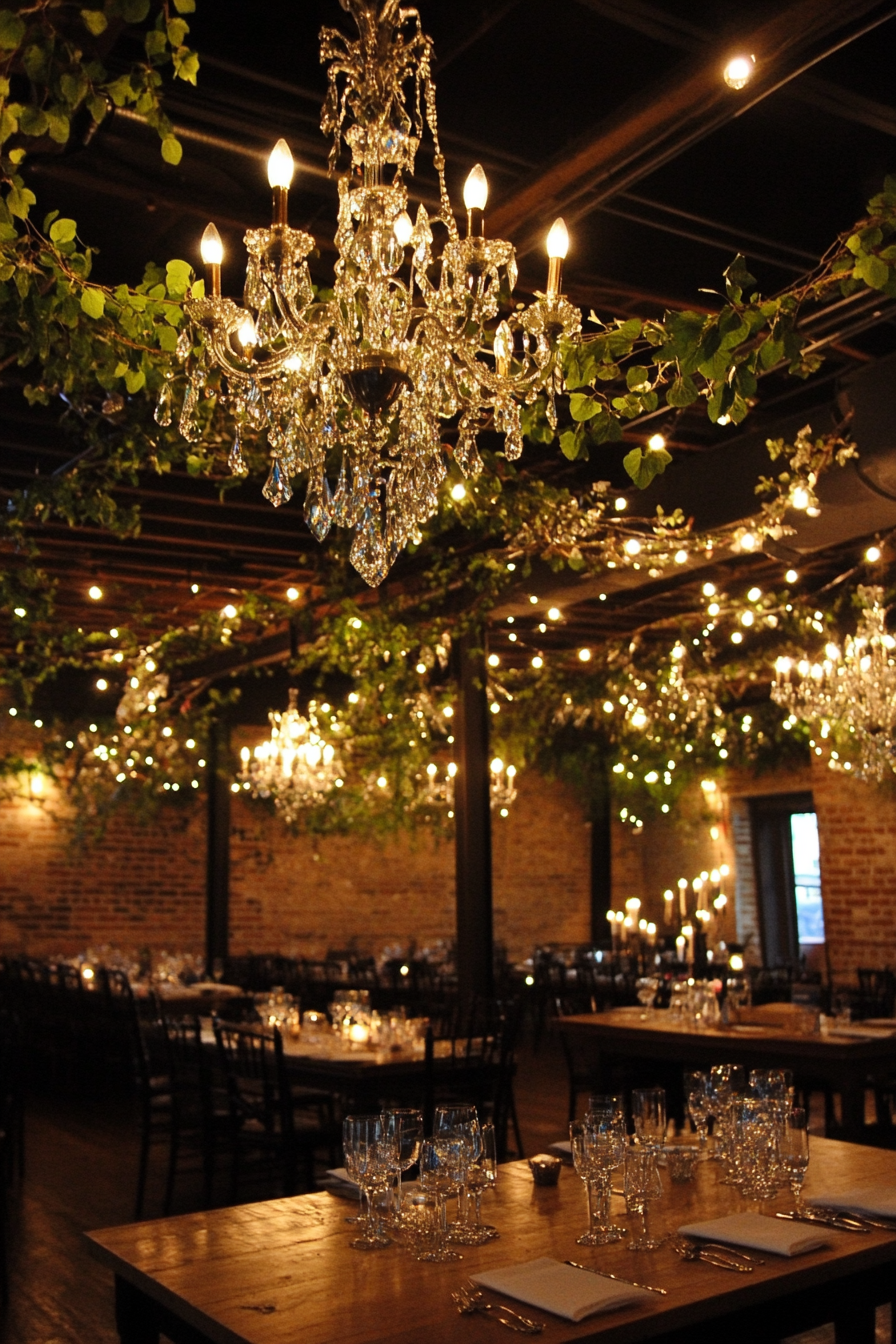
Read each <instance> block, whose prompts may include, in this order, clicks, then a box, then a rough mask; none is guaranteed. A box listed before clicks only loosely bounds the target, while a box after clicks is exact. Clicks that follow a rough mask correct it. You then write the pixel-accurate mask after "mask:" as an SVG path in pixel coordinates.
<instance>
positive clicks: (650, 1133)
mask: <svg viewBox="0 0 896 1344" xmlns="http://www.w3.org/2000/svg"><path fill="white" fill-rule="evenodd" d="M632 1119H633V1121H634V1124H635V1141H636V1143H638V1144H640V1145H642V1146H643V1147H647V1148H650V1149H651V1150H652V1151H655V1150H656V1149H657V1148H658V1147H659V1146H660V1145H661V1144H662V1143H663V1141H664V1140H665V1137H666V1089H665V1088H663V1087H639V1088H635V1090H634V1091H633V1092H632Z"/></svg>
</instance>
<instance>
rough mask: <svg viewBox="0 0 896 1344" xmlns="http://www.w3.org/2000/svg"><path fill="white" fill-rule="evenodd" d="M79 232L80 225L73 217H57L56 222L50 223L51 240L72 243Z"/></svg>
mask: <svg viewBox="0 0 896 1344" xmlns="http://www.w3.org/2000/svg"><path fill="white" fill-rule="evenodd" d="M44 227H46V221H44ZM77 232H78V226H77V224H76V223H75V221H74V220H73V219H57V220H56V222H55V223H54V224H51V225H50V242H51V243H70V242H72V241H73V240H74V237H75V234H76V233H77Z"/></svg>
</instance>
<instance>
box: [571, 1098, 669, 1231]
mask: <svg viewBox="0 0 896 1344" xmlns="http://www.w3.org/2000/svg"><path fill="white" fill-rule="evenodd" d="M632 1120H633V1124H634V1135H633V1136H632V1139H631V1141H629V1137H628V1132H627V1127H626V1119H625V1110H624V1108H623V1105H622V1102H621V1100H620V1098H619V1097H615V1096H592V1097H590V1098H589V1101H588V1110H587V1112H586V1114H585V1118H584V1120H581V1121H574V1122H573V1123H572V1124H571V1125H570V1127H569V1138H570V1146H571V1148H572V1159H573V1165H574V1167H575V1170H576V1173H577V1174H578V1175H579V1176H580V1177H581V1179H582V1181H583V1182H584V1185H585V1192H586V1195H587V1198H588V1231H587V1232H584V1233H583V1234H582V1236H580V1237H579V1238H578V1243H579V1245H580V1246H606V1245H608V1244H609V1243H610V1242H613V1241H621V1240H622V1238H623V1237H624V1236H625V1235H626V1230H625V1228H624V1227H620V1226H618V1225H617V1224H615V1223H613V1222H612V1220H611V1217H610V1194H611V1185H612V1178H613V1172H614V1171H616V1170H619V1169H622V1172H623V1189H624V1193H625V1206H626V1212H627V1213H629V1214H631V1215H633V1216H634V1217H635V1218H636V1219H637V1220H638V1221H637V1226H636V1228H635V1230H634V1231H633V1232H632V1234H631V1238H630V1240H629V1242H628V1248H629V1250H631V1251H647V1250H653V1249H654V1248H655V1247H657V1246H658V1245H659V1244H660V1243H659V1242H658V1241H657V1240H656V1239H655V1238H654V1237H652V1236H651V1234H650V1229H649V1225H648V1216H649V1209H650V1203H651V1202H652V1201H653V1200H656V1199H660V1198H661V1197H662V1194H663V1183H662V1179H661V1177H660V1173H659V1168H658V1158H659V1155H660V1153H661V1152H662V1150H663V1144H664V1142H665V1137H666V1093H665V1090H664V1089H663V1088H661V1087H648V1088H639V1089H635V1091H633V1092H632Z"/></svg>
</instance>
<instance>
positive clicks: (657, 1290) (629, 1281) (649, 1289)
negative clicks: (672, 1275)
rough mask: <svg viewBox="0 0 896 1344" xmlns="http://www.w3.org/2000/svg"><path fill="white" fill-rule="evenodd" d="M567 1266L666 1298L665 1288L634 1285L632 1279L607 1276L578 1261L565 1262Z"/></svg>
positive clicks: (603, 1272) (645, 1284)
mask: <svg viewBox="0 0 896 1344" xmlns="http://www.w3.org/2000/svg"><path fill="white" fill-rule="evenodd" d="M566 1263H567V1264H568V1265H572V1267H573V1269H584V1270H585V1271H586V1272H587V1273H588V1274H596V1275H597V1276H598V1278H601V1279H613V1280H615V1282H616V1283H627V1284H628V1285H629V1286H630V1287H631V1288H643V1289H645V1291H646V1292H648V1293H659V1294H660V1296H661V1297H668V1296H669V1291H668V1289H667V1288H653V1287H651V1285H650V1284H649V1283H635V1280H634V1279H623V1278H622V1277H621V1276H620V1275H619V1274H608V1273H607V1271H606V1270H605V1269H592V1268H591V1266H590V1265H580V1264H579V1262H578V1260H567V1262H566Z"/></svg>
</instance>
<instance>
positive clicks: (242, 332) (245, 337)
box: [237, 313, 258, 349]
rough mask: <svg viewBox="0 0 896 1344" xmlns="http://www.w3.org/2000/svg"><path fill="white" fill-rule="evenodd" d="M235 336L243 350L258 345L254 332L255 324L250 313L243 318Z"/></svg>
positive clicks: (256, 335)
mask: <svg viewBox="0 0 896 1344" xmlns="http://www.w3.org/2000/svg"><path fill="white" fill-rule="evenodd" d="M237 336H238V337H239V340H240V344H241V345H242V346H243V348H244V349H248V348H249V347H250V346H253V345H257V344H258V334H257V332H256V330H255V323H254V322H253V320H252V316H251V314H250V313H247V314H246V316H245V317H244V318H243V321H242V324H241V326H240V329H239V331H238V332H237Z"/></svg>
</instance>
